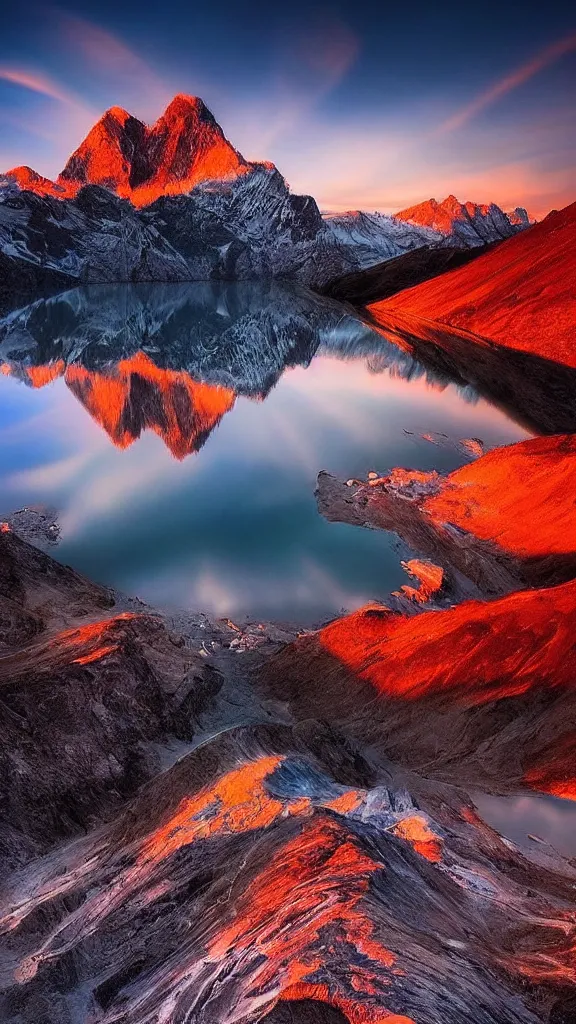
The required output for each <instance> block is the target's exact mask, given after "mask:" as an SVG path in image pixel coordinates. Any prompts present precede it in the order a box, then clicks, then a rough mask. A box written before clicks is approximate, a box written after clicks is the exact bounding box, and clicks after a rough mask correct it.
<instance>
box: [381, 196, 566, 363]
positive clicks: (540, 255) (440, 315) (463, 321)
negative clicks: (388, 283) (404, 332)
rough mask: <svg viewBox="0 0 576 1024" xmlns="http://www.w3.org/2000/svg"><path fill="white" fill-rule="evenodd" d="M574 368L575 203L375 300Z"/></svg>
mask: <svg viewBox="0 0 576 1024" xmlns="http://www.w3.org/2000/svg"><path fill="white" fill-rule="evenodd" d="M368 308H369V310H370V313H371V314H372V316H373V317H374V318H375V319H376V320H382V321H383V322H385V321H386V316H387V314H388V313H391V314H392V315H394V314H404V313H405V314H409V315H410V316H414V317H415V318H417V317H422V318H423V319H424V320H426V321H440V322H441V323H445V324H449V325H453V326H454V327H457V328H464V329H466V330H468V331H471V332H474V333H475V334H478V335H480V336H481V337H483V338H487V339H490V340H492V341H495V342H497V343H498V344H500V345H505V346H507V347H510V348H514V349H519V350H521V351H525V352H530V353H531V354H533V355H539V356H543V357H545V358H546V359H549V360H555V361H557V362H560V363H565V364H566V365H568V366H572V367H576V203H573V204H572V205H571V206H567V207H566V208H565V209H564V210H560V211H559V212H554V213H551V214H550V215H549V216H548V217H546V219H545V220H543V221H542V222H541V223H540V224H536V225H534V226H533V227H531V228H529V229H528V230H527V231H523V232H522V233H520V234H518V235H515V236H514V237H513V238H510V239H508V240H507V241H506V242H503V243H502V245H499V246H498V248H496V249H493V250H492V251H491V252H488V253H485V254H484V255H482V256H480V257H479V258H478V259H477V260H475V261H474V262H473V263H470V264H468V265H467V266H465V267H461V268H460V269H458V270H454V271H452V272H451V273H448V274H445V275H443V276H441V277H437V278H434V279H433V280H431V281H426V282H425V283H423V284H420V285H417V286H416V287H415V288H409V289H407V290H406V291H403V292H400V293H399V294H397V295H394V296H393V297H392V298H390V299H387V300H385V301H383V302H377V303H373V304H372V305H370V306H369V307H368Z"/></svg>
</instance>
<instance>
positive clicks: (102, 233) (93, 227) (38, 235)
mask: <svg viewBox="0 0 576 1024" xmlns="http://www.w3.org/2000/svg"><path fill="white" fill-rule="evenodd" d="M0 252H2V254H3V255H4V257H5V259H7V260H10V261H11V263H13V265H14V267H15V268H16V267H18V266H25V267H26V266H28V265H30V264H31V265H33V266H34V267H36V268H38V269H42V270H43V271H47V270H50V271H53V272H59V273H61V274H65V275H67V277H68V278H70V279H75V280H78V281H85V282H89V281H94V282H96V281H157V280H164V281H186V280H188V279H189V277H190V273H189V270H188V266H187V264H186V262H185V260H184V258H183V257H182V256H181V255H180V253H178V252H176V250H174V249H173V248H172V246H171V245H170V244H169V242H167V241H166V239H165V238H163V237H162V235H161V234H160V233H159V232H158V231H157V230H156V228H155V227H154V226H153V225H151V224H146V223H145V222H143V221H142V219H141V218H140V217H139V215H138V213H137V211H136V210H135V209H134V207H133V206H132V205H131V204H130V203H129V202H127V201H125V200H121V199H118V198H117V197H116V196H114V195H113V194H112V193H111V192H109V191H108V190H107V189H104V188H101V187H100V186H98V185H88V186H86V187H85V188H83V189H81V190H80V192H79V193H78V196H77V198H76V199H74V200H60V199H54V198H53V197H51V196H39V195H36V194H35V193H34V192H26V191H25V192H16V191H14V190H13V189H8V190H5V191H3V192H0Z"/></svg>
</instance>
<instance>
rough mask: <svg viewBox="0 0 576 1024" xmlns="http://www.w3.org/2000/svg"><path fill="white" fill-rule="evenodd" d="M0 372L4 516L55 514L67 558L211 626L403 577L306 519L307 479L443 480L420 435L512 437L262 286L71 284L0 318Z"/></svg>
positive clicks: (361, 541) (364, 593) (375, 543)
mask: <svg viewBox="0 0 576 1024" xmlns="http://www.w3.org/2000/svg"><path fill="white" fill-rule="evenodd" d="M0 364H1V366H2V370H3V373H4V375H5V378H4V379H2V380H1V381H0V385H1V390H2V397H3V405H4V409H5V415H6V416H7V420H6V422H7V423H9V424H10V427H6V428H2V420H0V429H2V439H3V448H2V455H1V456H0V458H1V461H0V482H1V483H2V490H3V494H4V498H3V504H6V506H7V507H6V508H2V509H0V513H2V512H6V511H9V510H11V509H13V508H15V507H19V506H22V505H34V504H36V503H44V504H50V505H53V506H54V507H56V508H57V509H58V511H59V513H60V519H61V524H62V538H63V539H62V543H61V545H60V547H59V548H58V549H57V554H58V557H59V558H60V559H61V560H62V561H66V562H68V563H69V564H71V565H73V566H74V567H75V568H77V569H79V570H81V571H83V572H85V573H87V574H88V575H91V576H92V577H93V578H96V579H99V580H102V581H103V582H105V583H108V584H111V585H115V586H118V587H120V588H122V589H125V590H128V591H131V592H136V593H138V594H139V596H141V597H142V598H144V599H148V600H151V601H155V602H162V603H165V604H170V605H185V606H188V607H195V608H202V609H203V610H206V611H212V612H216V613H219V614H232V615H242V614H249V615H257V616H259V617H262V616H266V617H268V618H270V617H277V618H278V617H282V618H290V619H296V620H297V621H304V622H311V621H316V620H318V619H320V618H324V617H326V616H329V615H334V614H337V613H338V612H339V611H340V610H341V609H342V608H353V607H356V606H358V605H359V604H360V603H362V602H363V601H365V600H369V599H372V598H385V597H386V595H387V594H388V593H389V592H390V590H391V589H394V588H396V587H398V586H399V585H400V584H401V583H403V582H405V577H404V573H403V571H402V569H401V566H400V557H401V556H402V555H403V552H402V550H401V549H399V547H398V542H397V540H395V539H394V537H393V536H391V535H386V534H377V533H372V532H369V531H360V530H355V529H354V528H353V527H348V526H346V525H343V524H329V523H327V522H326V521H325V520H324V519H322V518H321V517H320V516H319V515H318V513H317V511H316V506H315V501H314V495H313V491H314V486H315V480H316V475H317V473H318V471H319V470H321V469H328V470H329V471H331V472H334V473H336V474H339V475H345V476H349V475H362V474H364V475H365V474H366V473H367V472H368V471H369V470H371V469H373V468H376V469H378V470H384V469H386V468H389V467H391V466H393V465H402V464H404V465H413V466H417V467H419V468H422V469H432V468H436V469H438V470H440V471H448V470H451V469H453V468H455V467H456V466H457V465H460V464H461V463H462V462H463V461H464V457H463V455H462V453H461V452H460V451H458V450H457V448H456V447H455V446H454V445H452V446H451V445H450V444H449V443H447V445H446V446H445V447H444V446H438V445H435V444H430V443H429V442H428V441H426V440H423V439H422V438H420V437H419V436H418V435H419V434H426V433H428V434H430V433H434V432H440V433H444V434H446V435H449V438H451V439H454V440H455V439H457V438H462V437H471V436H472V437H477V436H480V437H481V438H482V439H483V440H484V441H485V442H486V443H487V444H489V445H490V444H503V443H507V442H509V441H514V440H517V439H519V438H521V437H524V436H525V431H524V430H523V429H522V428H521V427H518V426H516V425H515V424H514V423H513V422H512V421H511V420H510V419H509V418H508V417H507V416H506V415H505V414H503V413H502V412H501V411H499V410H498V409H496V408H494V407H492V406H491V405H489V404H488V403H487V402H486V401H484V400H483V399H480V400H479V399H478V396H477V394H476V393H475V392H474V390H473V389H472V388H471V387H469V386H468V385H467V384H466V382H465V381H464V380H462V378H460V379H459V382H458V383H457V384H456V383H451V378H450V377H449V376H447V375H445V374H443V372H440V371H438V370H437V369H430V370H427V369H425V368H424V367H423V366H422V364H420V363H418V362H416V361H415V360H414V358H413V357H412V355H411V354H410V353H407V352H405V351H403V350H402V349H401V348H400V347H398V346H397V345H395V344H394V343H392V342H390V341H387V340H386V339H384V338H383V337H382V336H381V335H380V334H378V333H377V332H375V331H373V330H372V329H371V328H370V327H369V326H367V325H366V324H365V323H363V322H362V321H361V320H360V319H359V318H358V317H357V315H356V314H355V313H354V311H353V310H352V309H349V308H347V307H345V306H343V305H341V304H339V303H337V302H334V301H331V300H327V299H323V298H319V297H318V296H315V295H313V294H312V293H311V292H309V291H307V290H305V289H302V288H298V287H293V286H287V285H279V284H278V283H273V282H244V283H241V284H236V283H234V284H228V283H214V284H212V283H200V284H193V285H186V286H181V285H150V286H146V285H136V286H98V287H90V288H85V289H74V290H73V291H69V292H66V293H64V294H62V295H59V296H56V297H53V298H50V299H41V300H38V301H37V302H34V303H32V304H30V305H29V306H27V307H26V308H24V309H21V310H18V311H16V312H13V313H11V314H10V315H9V316H7V317H5V318H4V319H3V320H2V321H0ZM21 384H24V385H28V387H24V388H23V387H22V386H21ZM86 412H88V413H89V417H87V416H86ZM96 425H97V426H96ZM217 427H218V429H216V428H217ZM407 431H409V432H410V434H408V433H406V432H407ZM137 439H139V440H138V441H137ZM159 439H161V441H159ZM110 441H112V442H113V445H110V443H109V442H110ZM136 441H137V443H135V442H136ZM207 442H209V443H207ZM200 449H202V451H200ZM194 453H197V454H194ZM198 453H199V454H198Z"/></svg>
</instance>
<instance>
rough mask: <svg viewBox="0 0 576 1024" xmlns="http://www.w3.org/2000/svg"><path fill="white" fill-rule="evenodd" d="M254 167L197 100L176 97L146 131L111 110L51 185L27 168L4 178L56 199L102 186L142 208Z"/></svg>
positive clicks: (124, 112)
mask: <svg viewBox="0 0 576 1024" xmlns="http://www.w3.org/2000/svg"><path fill="white" fill-rule="evenodd" d="M254 166H255V165H254V164H250V163H248V161H246V160H245V159H244V157H243V156H242V155H241V154H240V153H239V152H238V151H237V150H236V149H234V147H233V146H232V145H231V143H230V142H228V140H227V139H226V138H225V136H224V133H223V131H222V129H221V127H220V125H219V124H218V123H217V121H216V120H215V118H214V116H213V114H211V113H210V111H209V110H208V108H207V107H206V105H205V103H204V102H203V101H202V100H201V99H199V98H198V97H197V96H184V95H182V94H180V95H178V96H175V97H174V99H173V100H172V102H171V103H170V104H169V105H168V107H167V108H166V110H165V111H164V113H163V114H162V115H161V117H159V118H158V120H157V121H156V122H155V124H153V125H152V126H151V127H148V125H145V124H144V123H143V122H142V121H140V120H139V119H138V118H137V117H133V116H132V114H129V113H128V111H127V110H124V109H123V108H122V107H111V108H110V109H109V110H107V111H106V112H105V113H104V114H103V115H102V117H101V118H100V120H99V121H98V122H97V123H96V124H95V125H94V127H93V128H92V129H91V130H90V131H89V133H88V135H87V136H86V138H85V139H84V141H83V142H82V143H81V145H80V146H79V147H78V149H76V150H75V152H74V153H73V154H72V156H71V157H70V159H69V160H68V161H67V163H66V166H65V167H64V169H63V170H62V172H61V173H60V174H59V175H58V178H57V179H56V181H55V182H51V181H50V180H49V179H48V178H43V177H42V176H41V175H38V174H37V173H36V172H35V171H33V170H32V169H31V168H30V167H14V168H12V170H10V171H8V172H7V177H10V178H12V179H13V180H14V181H16V182H17V183H18V184H19V185H20V186H21V187H22V188H26V189H31V190H32V191H35V192H38V193H40V194H47V195H54V196H56V197H57V198H60V199H70V198H73V197H74V196H75V195H76V194H77V193H78V191H79V189H80V188H81V187H82V186H83V185H103V186H104V187H105V188H109V189H110V190H111V191H113V192H116V194H117V195H119V196H120V197H121V198H123V199H130V200H131V201H132V203H133V204H134V205H135V206H146V205H149V204H150V203H151V202H153V201H154V200H155V199H157V198H158V197H159V196H161V195H168V194H171V193H174V192H189V191H190V189H192V188H193V187H194V186H195V185H197V184H198V183H199V182H201V181H210V180H215V179H226V178H229V177H234V176H235V175H238V174H241V173H245V172H246V171H248V170H249V169H251V168H253V167H254Z"/></svg>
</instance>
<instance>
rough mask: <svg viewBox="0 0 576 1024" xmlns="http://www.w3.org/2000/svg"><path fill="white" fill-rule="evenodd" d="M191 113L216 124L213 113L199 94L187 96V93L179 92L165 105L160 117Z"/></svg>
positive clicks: (188, 114) (187, 115)
mask: <svg viewBox="0 0 576 1024" xmlns="http://www.w3.org/2000/svg"><path fill="white" fill-rule="evenodd" d="M190 115H193V116H195V117H198V118H200V119H204V118H205V119H207V120H209V121H212V122H213V123H214V124H216V123H217V122H216V119H215V117H214V115H213V114H212V113H211V111H210V110H208V107H207V106H206V104H205V103H204V100H201V99H200V97H199V96H188V95H187V93H184V92H179V93H178V94H177V95H176V96H174V99H172V100H170V103H169V104H168V106H167V107H166V110H165V111H164V113H163V115H162V117H163V118H164V119H165V120H171V119H172V118H176V117H189V116H190Z"/></svg>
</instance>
